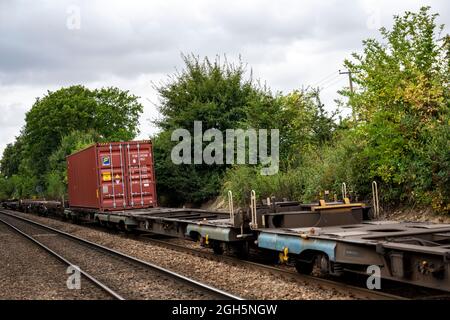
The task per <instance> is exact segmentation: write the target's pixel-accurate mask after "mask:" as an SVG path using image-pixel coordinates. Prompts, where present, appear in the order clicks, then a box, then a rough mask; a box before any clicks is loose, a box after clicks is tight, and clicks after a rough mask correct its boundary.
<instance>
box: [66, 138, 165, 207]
mask: <svg viewBox="0 0 450 320" xmlns="http://www.w3.org/2000/svg"><path fill="white" fill-rule="evenodd" d="M67 176H68V184H69V205H70V207H71V208H86V209H93V210H99V211H112V210H128V209H139V208H148V207H156V206H157V201H156V182H155V170H154V167H153V149H152V144H151V141H130V142H111V143H97V144H95V145H92V146H90V147H88V148H86V149H83V150H81V151H78V152H76V153H74V154H72V155H70V156H68V157H67Z"/></svg>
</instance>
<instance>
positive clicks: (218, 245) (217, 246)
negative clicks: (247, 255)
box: [211, 242, 223, 255]
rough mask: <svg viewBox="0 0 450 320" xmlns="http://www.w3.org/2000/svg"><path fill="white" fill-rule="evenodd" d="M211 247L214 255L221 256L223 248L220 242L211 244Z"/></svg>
mask: <svg viewBox="0 0 450 320" xmlns="http://www.w3.org/2000/svg"><path fill="white" fill-rule="evenodd" d="M211 246H212V249H213V252H214V253H215V254H217V255H220V254H223V247H222V244H221V243H220V242H213V243H212V244H211Z"/></svg>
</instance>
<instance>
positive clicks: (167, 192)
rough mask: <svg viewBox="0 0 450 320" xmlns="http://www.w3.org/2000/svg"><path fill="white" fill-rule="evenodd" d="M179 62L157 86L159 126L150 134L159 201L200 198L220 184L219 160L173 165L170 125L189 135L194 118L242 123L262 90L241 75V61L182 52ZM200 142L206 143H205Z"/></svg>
mask: <svg viewBox="0 0 450 320" xmlns="http://www.w3.org/2000/svg"><path fill="white" fill-rule="evenodd" d="M183 58H184V62H185V68H184V69H183V70H182V71H181V72H179V73H177V74H175V75H174V76H173V77H171V78H170V79H169V81H168V82H167V83H163V84H161V85H160V86H158V87H157V90H158V92H159V95H160V97H161V105H160V108H159V111H160V113H161V115H162V118H161V119H160V120H158V121H156V124H157V125H158V126H159V127H160V128H161V129H162V131H161V133H160V134H159V135H158V136H157V137H155V138H154V139H153V140H154V153H155V169H156V176H157V182H158V184H157V186H158V193H159V195H160V196H161V197H162V200H163V201H162V203H163V204H164V203H167V204H172V205H174V204H180V203H185V202H192V203H200V202H202V201H205V200H208V199H210V198H212V197H214V196H216V195H217V194H218V193H219V191H220V187H221V178H222V177H223V174H224V172H225V170H226V168H227V166H225V165H211V166H209V165H205V164H201V165H184V164H183V165H174V164H173V163H172V161H171V158H170V154H171V150H172V148H173V146H175V145H176V144H177V143H178V142H173V141H171V139H170V138H171V133H172V132H173V130H175V129H179V128H184V129H187V130H189V132H190V133H191V136H193V126H194V121H202V124H203V130H207V129H210V128H216V129H219V130H222V131H223V132H225V130H226V129H230V128H231V129H234V128H239V127H241V126H242V122H243V120H245V117H246V109H247V107H248V106H249V105H250V104H251V103H253V102H252V101H254V100H255V99H259V98H260V97H261V96H262V95H263V92H262V91H261V90H260V89H257V88H256V87H255V86H254V85H253V83H252V80H251V79H246V78H245V67H244V65H243V64H242V63H240V64H238V65H233V64H230V63H228V62H226V61H225V62H224V63H221V62H220V60H219V58H216V60H215V61H214V62H211V61H210V60H209V59H208V58H205V59H203V60H200V59H199V58H197V57H194V56H184V57H183ZM205 145H206V143H205Z"/></svg>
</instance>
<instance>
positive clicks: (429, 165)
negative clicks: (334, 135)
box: [341, 7, 450, 210]
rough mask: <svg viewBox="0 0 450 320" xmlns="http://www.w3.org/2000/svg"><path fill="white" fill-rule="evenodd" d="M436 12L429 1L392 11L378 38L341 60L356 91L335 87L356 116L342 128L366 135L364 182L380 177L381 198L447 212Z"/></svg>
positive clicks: (445, 73)
mask: <svg viewBox="0 0 450 320" xmlns="http://www.w3.org/2000/svg"><path fill="white" fill-rule="evenodd" d="M437 16H438V15H437V14H431V13H430V8H429V7H423V8H422V9H421V10H420V11H419V12H418V13H412V12H406V13H405V14H404V15H403V16H395V17H394V25H393V27H392V30H388V29H386V28H382V29H381V30H380V31H381V35H382V37H383V40H384V41H383V42H379V41H377V40H374V39H368V40H366V41H364V42H363V44H364V52H363V54H353V60H346V61H345V66H346V67H347V68H348V69H349V71H350V72H351V73H352V77H353V81H354V82H355V84H356V90H355V92H354V93H351V92H349V91H348V90H343V91H342V92H341V93H342V94H343V95H344V96H347V97H348V98H349V104H350V106H351V107H352V108H353V111H354V113H355V115H356V123H354V124H353V125H354V126H355V128H356V129H354V130H351V131H349V134H352V135H355V136H356V135H358V136H359V137H360V138H362V139H364V140H365V141H366V145H365V146H364V148H363V149H362V150H361V152H362V153H363V156H364V158H365V159H367V162H366V163H367V175H366V180H367V182H369V181H371V180H373V179H375V180H378V181H379V182H381V183H382V184H383V186H384V188H383V193H382V194H383V195H384V196H385V200H386V201H389V202H399V201H406V200H407V201H413V202H418V203H429V202H430V201H433V202H435V203H440V205H439V206H440V207H441V209H443V210H446V209H447V210H448V209H449V208H450V207H449V205H448V201H449V200H450V197H449V188H448V184H447V182H448V179H449V178H448V177H449V164H450V159H449V153H448V150H449V148H448V146H449V145H448V141H449V140H450V136H449V133H448V126H449V121H450V120H449V119H450V118H449V114H450V113H449V63H450V61H449V55H448V52H449V42H448V36H447V37H444V38H442V30H443V26H437V24H436V18H437ZM438 146H440V147H438ZM440 148H443V149H444V150H445V151H443V150H442V149H440ZM438 159H439V160H438Z"/></svg>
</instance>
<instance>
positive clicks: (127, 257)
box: [0, 210, 244, 300]
mask: <svg viewBox="0 0 450 320" xmlns="http://www.w3.org/2000/svg"><path fill="white" fill-rule="evenodd" d="M0 213H1V214H4V215H6V216H10V217H12V218H14V219H17V220H21V221H25V222H27V223H29V224H32V225H35V226H38V227H40V228H43V229H45V230H50V231H52V232H55V233H57V234H60V235H62V236H65V237H67V238H69V239H73V240H76V241H79V242H81V243H83V244H85V245H89V246H92V247H94V248H96V249H99V250H103V251H105V252H107V253H109V254H112V255H115V256H117V257H119V258H122V259H124V260H128V261H130V262H133V263H135V264H138V265H141V266H144V267H146V268H149V269H152V270H154V271H157V272H159V273H161V274H164V275H166V276H169V277H171V278H173V279H175V280H178V281H180V282H184V283H186V284H188V285H189V286H191V287H196V288H198V289H200V290H202V291H204V292H206V293H209V294H212V295H214V296H217V297H218V298H221V299H224V300H244V299H243V298H241V297H239V296H236V295H233V294H231V293H228V292H225V291H223V290H221V289H218V288H215V287H212V286H210V285H207V284H204V283H201V282H199V281H197V280H194V279H191V278H188V277H186V276H183V275H181V274H179V273H176V272H173V271H171V270H168V269H165V268H163V267H160V266H157V265H154V264H152V263H149V262H147V261H144V260H141V259H138V258H136V257H132V256H130V255H127V254H124V253H122V252H119V251H117V250H115V249H112V248H108V247H106V246H103V245H100V244H98V243H95V242H92V241H89V240H86V239H83V238H80V237H77V236H74V235H72V234H70V233H67V232H64V231H61V230H58V229H55V228H52V227H50V226H46V225H44V224H41V223H39V222H36V221H33V220H30V219H27V218H24V217H20V216H17V215H15V214H11V213H9V212H6V211H5V210H0ZM30 238H31V237H30ZM31 239H33V238H31ZM33 240H34V239H33ZM48 249H49V248H48ZM49 250H51V249H49Z"/></svg>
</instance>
